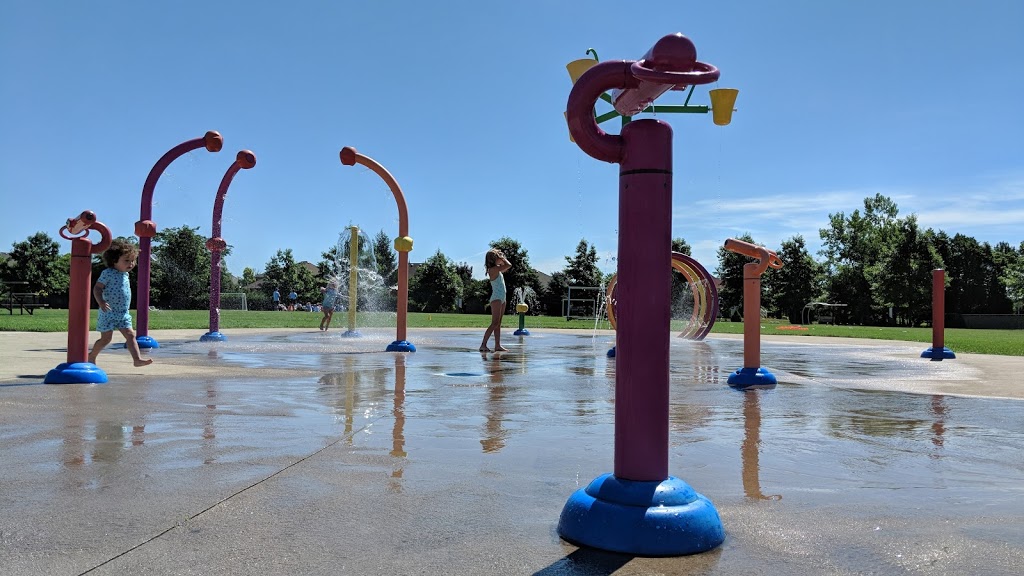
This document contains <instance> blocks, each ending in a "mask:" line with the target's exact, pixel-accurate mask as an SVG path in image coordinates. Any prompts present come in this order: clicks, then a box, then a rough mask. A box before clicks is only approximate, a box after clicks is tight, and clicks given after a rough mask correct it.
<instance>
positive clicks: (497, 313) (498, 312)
mask: <svg viewBox="0 0 1024 576" xmlns="http://www.w3.org/2000/svg"><path fill="white" fill-rule="evenodd" d="M484 267H485V268H486V271H487V279H488V280H490V282H491V299H490V304H488V306H490V307H491V325H490V326H488V327H487V330H485V331H484V341H483V342H481V343H480V351H481V352H490V351H491V349H490V348H488V347H487V340H489V339H490V337H491V334H494V351H495V352H506V351H507V350H508V348H505V347H503V346H502V345H501V317H502V316H504V315H505V276H504V275H503V274H502V272H505V271H507V270H508V269H509V268H512V264H511V263H510V262H509V261H508V259H507V258H505V255H504V254H502V253H501V250H498V249H497V248H492V249H490V250H488V251H487V255H486V256H484Z"/></svg>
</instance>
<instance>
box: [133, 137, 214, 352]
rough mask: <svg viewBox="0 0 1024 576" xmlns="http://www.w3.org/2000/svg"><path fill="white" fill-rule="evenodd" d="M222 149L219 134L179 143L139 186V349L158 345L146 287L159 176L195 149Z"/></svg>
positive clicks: (148, 280)
mask: <svg viewBox="0 0 1024 576" xmlns="http://www.w3.org/2000/svg"><path fill="white" fill-rule="evenodd" d="M223 147H224V139H223V138H221V136H220V134H218V133H217V132H214V131H212V130H211V131H209V132H207V133H206V134H205V135H203V137H202V138H195V139H193V140H189V141H187V142H182V143H181V144H178V145H177V146H175V147H174V148H171V149H170V150H168V151H167V152H166V153H165V154H164V155H163V156H161V157H160V159H159V160H157V162H156V164H154V165H153V168H152V169H151V170H150V171H149V176H147V177H146V183H145V184H143V185H142V209H141V212H140V215H139V221H138V222H136V223H135V235H136V236H138V237H139V268H138V270H139V294H138V297H137V301H136V306H137V307H138V315H139V319H138V324H139V326H138V330H137V331H136V337H135V340H136V341H137V342H138V343H139V348H159V347H160V344H159V343H158V342H157V341H156V340H154V339H153V338H151V337H150V336H149V285H150V260H149V259H150V252H151V251H152V243H153V236H155V235H156V223H155V222H153V191H154V190H156V182H157V180H159V179H160V175H161V174H163V173H164V170H166V169H167V167H168V166H170V165H171V162H174V160H175V159H177V158H178V157H179V156H181V155H183V154H185V153H187V152H191V151H193V150H195V149H197V148H206V149H207V150H208V151H210V152H220V149H221V148H223Z"/></svg>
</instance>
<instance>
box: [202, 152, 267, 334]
mask: <svg viewBox="0 0 1024 576" xmlns="http://www.w3.org/2000/svg"><path fill="white" fill-rule="evenodd" d="M255 165H256V155H255V154H253V153H252V152H251V151H249V150H242V151H241V152H239V153H238V155H237V156H236V157H235V161H234V162H232V163H231V166H229V167H228V170H227V172H225V173H224V177H223V178H221V180H220V186H219V187H218V188H217V197H216V198H215V199H214V201H213V228H212V229H211V231H210V239H209V240H207V241H206V249H207V250H209V251H210V331H209V332H207V333H206V334H203V335H202V336H200V337H199V341H200V342H223V341H225V340H227V339H228V337H227V336H225V335H223V334H221V333H220V253H221V252H223V251H224V250H225V249H227V247H228V243H227V242H226V241H224V239H223V238H221V236H220V234H221V230H220V223H221V219H222V218H223V214H224V199H225V198H226V197H227V195H228V186H230V185H231V181H232V180H233V179H234V178H235V174H238V171H239V170H243V169H245V170H248V169H249V168H252V167H253V166H255Z"/></svg>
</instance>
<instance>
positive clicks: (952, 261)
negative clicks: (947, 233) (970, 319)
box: [945, 234, 991, 314]
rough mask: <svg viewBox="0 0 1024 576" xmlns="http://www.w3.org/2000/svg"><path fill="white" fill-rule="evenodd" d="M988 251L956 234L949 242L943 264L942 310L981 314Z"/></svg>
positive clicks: (969, 238)
mask: <svg viewBox="0 0 1024 576" xmlns="http://www.w3.org/2000/svg"><path fill="white" fill-rule="evenodd" d="M990 258H991V248H990V247H988V245H987V244H986V245H984V246H983V245H982V244H980V243H979V242H978V241H977V240H975V239H974V238H972V237H970V236H965V235H963V234H956V235H955V236H953V239H952V240H951V241H950V243H949V256H948V257H947V259H946V261H945V266H946V277H947V278H949V286H948V287H947V288H946V302H947V305H946V310H949V311H952V312H958V313H960V314H981V313H982V312H983V311H984V310H985V300H986V297H985V284H986V273H985V268H986V264H985V263H986V261H987V260H989V259H990Z"/></svg>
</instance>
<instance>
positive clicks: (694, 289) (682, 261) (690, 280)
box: [606, 252, 718, 355]
mask: <svg viewBox="0 0 1024 576" xmlns="http://www.w3.org/2000/svg"><path fill="white" fill-rule="evenodd" d="M672 269H673V270H675V271H676V272H679V273H680V274H682V275H683V277H684V278H686V284H687V286H689V288H690V293H691V294H692V295H693V310H692V311H691V312H690V318H689V320H687V322H686V326H684V327H683V330H682V332H680V333H679V338H686V339H687V340H703V339H704V338H705V337H707V335H708V333H709V332H711V328H712V327H713V326H714V325H715V318H717V317H718V288H716V287H715V279H714V278H713V277H712V276H711V274H709V273H708V271H707V269H705V268H704V267H703V266H701V264H700V262H697V261H696V260H694V259H693V258H691V257H689V256H687V255H686V254H681V253H679V252H673V253H672ZM617 277H618V275H617V274H612V277H611V278H610V279H609V280H608V291H607V294H606V298H607V301H608V322H609V323H610V324H611V325H612V329H613V330H614V329H615V327H616V326H617V324H618V322H617V320H616V318H615V296H616V294H615V285H616V284H617V280H618V278H617ZM609 355H612V354H609Z"/></svg>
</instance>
